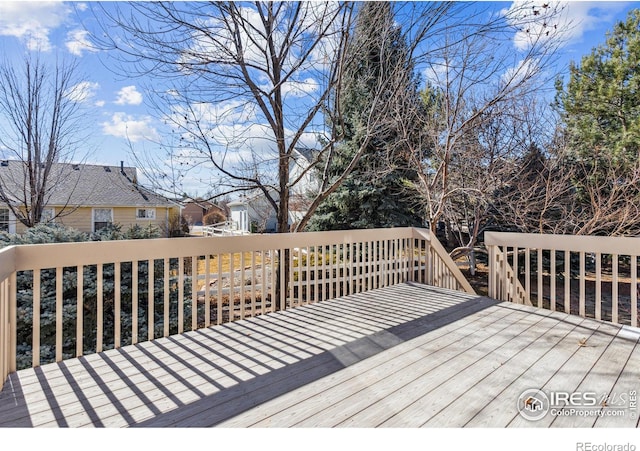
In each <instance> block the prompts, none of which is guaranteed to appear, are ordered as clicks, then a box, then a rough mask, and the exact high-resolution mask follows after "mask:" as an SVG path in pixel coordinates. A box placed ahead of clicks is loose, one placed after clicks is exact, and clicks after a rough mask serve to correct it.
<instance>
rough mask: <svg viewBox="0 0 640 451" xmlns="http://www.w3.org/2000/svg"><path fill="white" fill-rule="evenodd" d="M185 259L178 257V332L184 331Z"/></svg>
mask: <svg viewBox="0 0 640 451" xmlns="http://www.w3.org/2000/svg"><path fill="white" fill-rule="evenodd" d="M184 259H185V257H180V258H178V333H179V334H181V333H183V332H184V278H185V274H184Z"/></svg>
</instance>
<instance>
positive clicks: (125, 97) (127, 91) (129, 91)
mask: <svg viewBox="0 0 640 451" xmlns="http://www.w3.org/2000/svg"><path fill="white" fill-rule="evenodd" d="M115 103H116V104H117V105H140V104H141V103H142V94H140V93H139V92H138V90H137V89H136V87H135V86H125V87H124V88H122V89H121V90H120V91H118V98H117V99H116V101H115Z"/></svg>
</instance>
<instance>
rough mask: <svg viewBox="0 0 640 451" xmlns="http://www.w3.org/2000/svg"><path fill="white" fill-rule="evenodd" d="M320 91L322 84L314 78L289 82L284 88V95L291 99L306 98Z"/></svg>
mask: <svg viewBox="0 0 640 451" xmlns="http://www.w3.org/2000/svg"><path fill="white" fill-rule="evenodd" d="M318 89H320V84H319V83H318V82H317V81H316V80H314V79H313V78H307V79H306V80H303V81H288V82H286V83H285V84H284V85H283V86H282V93H283V95H285V96H287V95H289V96H291V97H304V96H305V95H308V94H311V93H313V92H316V91H318Z"/></svg>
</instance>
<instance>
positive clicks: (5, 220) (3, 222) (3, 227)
mask: <svg viewBox="0 0 640 451" xmlns="http://www.w3.org/2000/svg"><path fill="white" fill-rule="evenodd" d="M9 224H10V222H9V209H8V208H0V232H8V231H9Z"/></svg>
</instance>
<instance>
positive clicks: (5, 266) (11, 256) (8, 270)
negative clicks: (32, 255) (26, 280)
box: [0, 246, 16, 281]
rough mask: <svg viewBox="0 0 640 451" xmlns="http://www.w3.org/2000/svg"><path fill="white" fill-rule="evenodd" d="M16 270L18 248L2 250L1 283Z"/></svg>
mask: <svg viewBox="0 0 640 451" xmlns="http://www.w3.org/2000/svg"><path fill="white" fill-rule="evenodd" d="M15 270H16V246H9V247H5V248H4V249H0V281H2V280H5V279H6V278H7V277H9V276H10V275H11V274H12V273H13V272H14V271H15Z"/></svg>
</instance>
